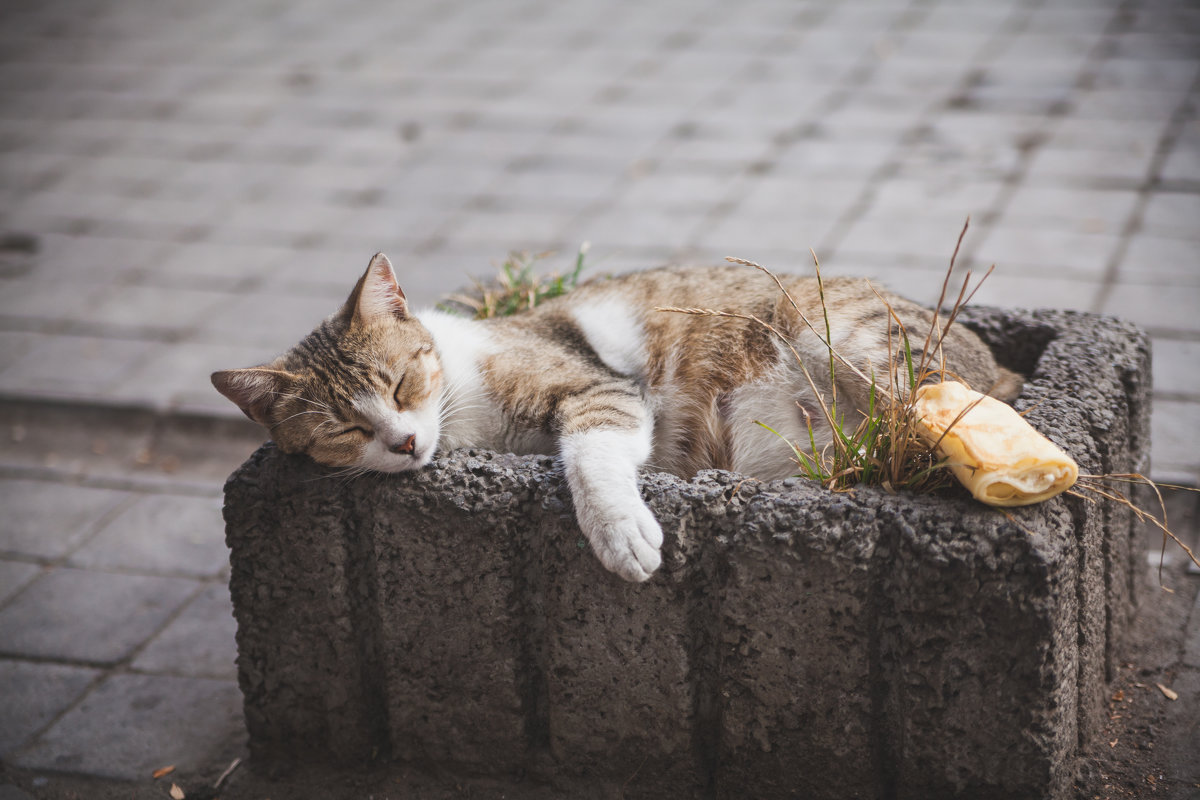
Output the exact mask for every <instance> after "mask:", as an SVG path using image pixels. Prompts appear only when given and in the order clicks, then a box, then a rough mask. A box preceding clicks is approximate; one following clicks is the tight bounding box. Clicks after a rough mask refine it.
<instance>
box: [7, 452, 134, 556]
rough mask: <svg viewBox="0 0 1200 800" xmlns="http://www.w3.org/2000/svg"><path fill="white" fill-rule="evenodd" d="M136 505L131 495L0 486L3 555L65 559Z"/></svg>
mask: <svg viewBox="0 0 1200 800" xmlns="http://www.w3.org/2000/svg"><path fill="white" fill-rule="evenodd" d="M5 433H6V435H7V434H8V431H6V432H5ZM132 499H133V495H132V494H131V493H129V492H122V491H117V490H114V489H94V488H89V487H83V486H70V485H65V484H61V483H51V482H48V481H32V480H4V481H0V500H2V502H0V505H3V507H4V520H3V522H0V550H4V551H5V552H9V553H18V554H20V555H23V556H32V557H34V558H42V559H57V558H61V557H62V556H64V555H66V554H67V553H69V552H70V551H71V550H72V549H73V548H75V547H76V546H77V545H78V544H79V543H80V542H82V541H84V540H85V539H87V537H88V536H90V535H92V534H93V533H95V531H96V529H97V528H98V527H99V526H100V525H102V524H103V523H104V522H105V521H106V520H107V519H108V517H109V516H110V515H111V514H112V513H113V512H114V511H115V510H116V509H118V508H119V507H120V506H122V505H124V504H128V503H129V502H130V501H131V500H132Z"/></svg>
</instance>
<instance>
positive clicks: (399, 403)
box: [392, 375, 404, 411]
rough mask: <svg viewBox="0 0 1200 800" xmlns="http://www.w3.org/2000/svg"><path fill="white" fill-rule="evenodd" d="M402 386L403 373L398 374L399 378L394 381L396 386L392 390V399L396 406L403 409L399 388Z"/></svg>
mask: <svg viewBox="0 0 1200 800" xmlns="http://www.w3.org/2000/svg"><path fill="white" fill-rule="evenodd" d="M403 387H404V375H401V376H400V380H398V381H396V388H395V389H393V390H392V401H393V402H394V403H395V404H396V408H398V409H400V410H401V411H403V410H404V401H403V400H401V399H400V390H401V389H402V388H403Z"/></svg>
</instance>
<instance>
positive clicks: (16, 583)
mask: <svg viewBox="0 0 1200 800" xmlns="http://www.w3.org/2000/svg"><path fill="white" fill-rule="evenodd" d="M41 571H42V567H40V566H38V565H37V564H30V563H27V562H25V561H8V560H0V606H2V605H4V602H5V601H6V600H8V599H9V598H10V597H12V596H13V595H15V594H16V593H17V592H19V591H21V589H23V588H25V586H27V585H28V584H29V582H30V581H32V580H33V579H34V577H35V576H36V575H37V574H38V573H39V572H41Z"/></svg>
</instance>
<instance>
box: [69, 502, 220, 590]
mask: <svg viewBox="0 0 1200 800" xmlns="http://www.w3.org/2000/svg"><path fill="white" fill-rule="evenodd" d="M68 564H70V565H71V566H75V567H82V568H85V569H126V570H135V571H138V572H152V573H157V574H164V575H189V576H192V577H210V576H215V575H217V574H220V573H222V572H226V571H227V570H228V568H229V550H228V548H226V547H225V524H224V521H223V520H222V519H221V502H220V500H219V499H217V498H211V497H185V496H180V495H171V494H154V495H143V496H141V497H139V498H138V499H137V500H136V501H135V502H134V503H133V504H132V505H130V506H128V507H126V508H125V509H124V510H122V511H121V512H120V513H118V514H117V515H116V516H115V517H113V518H112V519H111V520H110V521H109V522H108V524H106V525H105V526H104V527H103V528H101V529H100V531H99V533H97V534H96V535H95V536H93V537H92V538H91V539H90V540H88V542H87V543H86V544H84V545H83V546H82V547H81V548H79V549H78V550H77V551H75V553H73V554H72V555H71V557H70V558H69V559H68Z"/></svg>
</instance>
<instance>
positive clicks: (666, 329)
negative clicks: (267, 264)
mask: <svg viewBox="0 0 1200 800" xmlns="http://www.w3.org/2000/svg"><path fill="white" fill-rule="evenodd" d="M783 280H784V282H785V285H786V286H787V287H788V290H789V292H790V293H791V295H792V296H793V297H794V298H795V300H796V302H797V304H798V305H799V307H800V309H801V310H802V311H803V312H804V314H805V315H806V316H807V317H808V318H809V320H811V321H814V322H816V323H817V324H822V325H823V317H822V313H821V305H820V300H819V297H818V293H817V284H816V279H815V278H796V277H784V278H783ZM824 288H825V302H826V304H827V308H828V311H829V321H830V325H831V326H832V335H833V343H834V346H835V348H836V349H837V351H838V352H839V353H841V354H842V356H844V357H845V358H847V359H848V360H849V361H850V362H851V363H853V364H854V365H855V366H857V367H859V369H861V370H862V371H863V372H864V373H866V374H871V370H872V366H874V368H875V369H876V371H877V372H879V373H880V374H883V375H886V374H887V372H888V371H889V370H893V371H894V370H895V367H896V365H895V364H894V363H893V360H892V359H891V358H890V357H889V350H888V332H889V328H891V329H892V333H893V336H894V335H895V328H894V327H893V326H894V321H893V320H892V319H891V318H890V316H889V313H888V311H887V308H886V306H885V305H884V304H883V302H882V301H881V300H880V299H879V297H878V296H876V295H875V294H874V292H873V291H872V289H871V288H870V287H869V285H868V284H867V283H866V281H862V280H856V279H845V278H834V279H830V280H826V281H825V287H824ZM884 296H886V297H887V298H888V302H889V303H890V304H891V305H892V308H893V309H894V311H895V312H896V314H897V315H898V317H899V318H900V320H901V321H902V322H903V323H904V325H905V326H906V327H907V329H908V330H910V331H913V332H914V333H913V335H912V337H911V338H912V339H913V340H914V341H913V346H914V348H915V347H919V346H920V343H921V342H923V341H924V332H925V331H927V330H928V328H929V325H930V322H931V320H932V315H931V313H930V312H929V311H928V310H926V309H924V308H922V307H920V306H917V305H916V304H914V303H911V302H909V301H907V300H904V299H902V298H899V297H896V296H894V295H890V294H885V295H884ZM658 306H682V307H701V308H715V309H729V310H734V311H739V312H743V313H749V314H754V315H755V316H757V317H758V318H759V319H761V320H763V321H766V322H769V323H771V324H772V325H773V326H774V327H775V328H776V329H777V330H779V331H780V332H781V333H783V334H784V335H786V336H788V337H789V338H791V339H793V340H794V346H795V348H796V350H797V352H798V353H799V354H800V356H801V357H802V358H803V359H804V360H805V362H806V363H807V364H808V365H809V372H810V374H811V376H812V378H813V379H814V380H815V381H816V382H817V386H818V388H819V389H820V391H821V393H822V394H823V395H825V396H826V398H828V396H829V390H830V388H831V386H830V376H829V369H828V357H829V355H828V350H827V348H825V347H824V345H823V344H822V343H821V342H820V340H819V339H818V337H817V336H816V335H815V334H814V333H813V332H812V331H811V330H809V329H808V328H807V327H806V326H805V324H804V323H803V322H802V321H801V320H800V319H799V318H798V316H797V314H796V313H795V311H794V310H793V309H792V308H791V306H790V304H789V303H788V301H787V300H786V299H785V298H784V297H783V295H782V293H781V292H780V291H779V289H778V287H777V286H776V285H775V284H774V283H773V282H772V281H771V280H770V279H769V278H768V277H767V276H765V275H763V274H761V273H759V272H756V271H755V270H753V269H749V268H746V267H715V268H707V269H704V268H695V269H686V268H669V269H658V270H652V271H648V272H639V273H633V274H629V275H625V276H622V277H617V278H613V279H609V280H600V281H593V282H590V283H586V284H584V285H582V286H580V287H579V288H577V289H575V290H574V291H572V292H571V293H570V294H568V295H566V296H564V297H561V298H558V299H555V300H551V301H548V302H546V303H544V304H543V305H541V306H539V307H537V308H535V309H534V310H532V311H528V312H525V313H522V314H518V315H515V316H511V317H503V318H497V319H489V320H484V321H475V320H467V319H464V318H461V317H457V316H454V315H451V314H447V313H444V312H441V311H426V312H421V313H414V312H413V311H411V310H410V309H409V307H408V303H407V302H406V300H405V297H404V293H403V292H402V291H401V289H400V287H399V285H398V284H397V282H396V277H395V274H394V273H393V271H392V265H391V263H389V261H388V259H387V257H386V256H384V255H383V254H382V253H380V254H378V255H376V256H375V257H374V258H373V259H372V260H371V263H370V265H369V266H368V267H367V271H366V273H365V274H364V275H363V276H362V278H361V279H360V280H359V281H358V284H357V285H356V286H355V287H354V291H353V292H352V293H351V295H350V297H349V299H348V300H347V302H346V304H345V305H344V306H343V307H342V308H341V310H339V311H338V312H337V313H335V314H334V315H333V316H331V317H329V318H328V319H326V320H325V321H324V322H323V323H321V325H320V326H318V327H317V329H316V330H314V331H313V332H312V333H311V334H309V335H308V336H307V337H305V338H304V339H303V340H302V341H301V342H300V343H299V344H297V345H296V346H295V347H293V348H292V349H291V350H289V351H288V352H287V353H285V354H284V355H282V356H280V357H279V358H277V359H275V360H274V361H273V362H271V363H270V364H267V365H264V366H260V367H253V368H250V369H235V370H227V371H223V372H216V373H214V374H213V376H212V381H213V385H214V386H216V388H217V389H218V390H219V391H220V392H221V393H222V394H224V395H225V396H226V397H228V398H229V399H230V400H232V401H233V402H234V403H236V404H237V405H238V406H239V407H240V408H241V409H242V411H243V412H245V414H246V415H247V416H248V417H250V419H252V420H254V421H256V422H258V423H261V424H262V425H264V426H266V427H267V429H268V430H269V431H270V432H271V436H272V437H273V438H274V440H275V442H276V443H277V444H278V445H279V447H280V448H281V449H282V450H284V451H285V452H289V453H307V454H308V455H309V456H311V457H312V458H313V459H315V460H316V461H318V462H320V463H322V464H326V465H329V466H332V467H345V468H349V469H352V470H354V469H362V470H378V471H382V472H399V471H403V470H410V469H418V468H420V467H422V466H424V465H425V464H427V463H429V461H430V459H432V458H433V456H434V454H435V453H437V452H442V451H447V450H451V449H454V448H458V447H466V446H473V447H484V448H489V449H493V450H498V451H503V452H514V453H546V454H557V455H558V456H559V457H560V458H561V461H562V466H563V470H564V472H565V474H566V479H567V483H568V485H569V487H570V490H571V496H572V498H573V500H574V505H575V512H576V517H577V519H578V521H579V526H580V528H581V529H582V530H583V532H584V534H585V535H586V536H587V538H588V540H589V541H590V542H591V544H592V548H593V549H594V550H595V553H596V555H597V556H598V557H599V558H600V561H601V562H602V563H603V564H604V566H605V567H607V568H608V569H609V570H611V571H613V572H615V573H617V574H618V575H620V576H621V577H622V578H625V579H626V580H630V581H644V580H646V579H647V578H649V577H650V575H651V574H652V573H653V572H654V570H655V569H656V568H657V567H658V566H659V563H660V556H659V549H660V547H661V545H662V530H661V528H660V527H659V524H658V522H657V521H656V520H655V519H654V516H653V515H652V514H651V513H650V510H649V509H648V508H647V507H646V505H645V503H643V502H642V499H641V495H640V494H639V493H638V486H637V470H638V468H639V467H641V466H643V465H645V466H649V467H652V468H654V469H657V470H662V471H666V472H671V473H674V474H676V475H679V476H682V477H685V478H687V477H690V476H692V475H694V474H695V473H696V472H697V471H698V470H701V469H707V468H720V469H727V470H733V471H735V472H740V473H743V474H746V475H749V476H753V477H756V478H761V479H764V480H766V479H772V478H778V477H783V476H787V475H790V474H793V473H794V472H795V470H796V467H795V464H794V462H793V461H792V458H791V455H790V452H789V449H788V448H787V447H786V446H785V445H783V444H782V443H781V442H780V441H779V439H778V438H777V437H776V436H775V435H774V434H772V433H770V432H769V431H766V430H764V429H763V428H762V427H761V426H759V425H757V424H755V421H756V420H761V421H762V422H764V423H766V424H767V425H770V426H771V427H772V428H774V429H775V430H776V431H778V432H779V433H780V434H782V435H784V436H786V437H787V438H788V439H790V440H792V441H797V442H807V441H808V436H809V433H808V424H809V422H810V421H811V424H812V426H813V432H814V434H815V437H816V442H817V445H818V447H821V446H823V445H824V444H826V443H828V442H829V441H830V438H831V435H830V429H829V427H828V425H827V424H826V423H825V421H824V418H823V416H822V414H821V413H820V409H819V405H818V404H817V401H816V398H815V397H814V395H813V392H812V389H811V388H810V385H809V383H808V380H807V379H806V378H805V377H804V375H803V373H802V371H801V369H800V367H799V366H798V364H797V363H796V360H795V357H794V356H793V355H792V354H791V352H790V351H788V350H787V349H786V347H784V346H783V345H782V344H781V343H780V342H779V341H778V339H777V338H775V337H774V336H773V335H772V334H771V333H770V332H769V331H768V330H766V329H765V328H764V327H762V326H761V325H759V324H757V323H755V322H753V321H748V320H743V319H732V318H713V317H703V316H692V315H685V314H679V313H666V312H661V311H655V310H654V309H655V307H658ZM893 346H895V342H894V341H893ZM945 355H946V362H947V368H948V370H949V371H950V372H952V373H953V374H954V375H956V376H957V377H958V378H960V379H961V380H963V381H965V382H966V383H968V384H969V385H971V386H973V387H975V388H977V389H979V390H980V391H989V392H990V393H991V394H993V395H995V396H997V397H999V398H1000V399H1004V400H1008V399H1011V398H1012V397H1013V396H1015V394H1016V392H1017V391H1018V390H1019V388H1020V378H1019V376H1017V375H1016V374H1015V373H1012V372H1009V371H1008V370H1006V369H1004V368H1003V367H1000V366H998V365H997V364H996V362H995V361H994V359H993V358H992V355H991V353H990V352H989V351H988V349H987V347H986V346H985V345H984V344H983V342H982V341H980V339H979V338H978V337H976V336H975V335H974V334H973V333H971V332H970V331H969V330H966V329H965V328H963V327H961V326H953V327H952V328H951V329H950V331H949V334H948V335H947V337H946V340H945ZM836 380H837V393H838V398H839V399H838V409H839V413H841V414H843V416H844V417H845V418H846V420H847V422H848V424H850V425H851V427H853V425H854V424H855V423H856V422H857V420H858V419H859V416H858V415H859V414H860V413H861V412H862V411H865V409H866V408H867V403H868V388H867V386H866V382H865V381H863V380H862V379H861V378H859V377H857V376H855V375H854V374H853V373H852V372H851V371H850V370H848V369H840V370H838V371H837V374H836ZM880 382H881V384H884V385H886V381H884V380H883V379H882V378H881V379H880Z"/></svg>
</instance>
